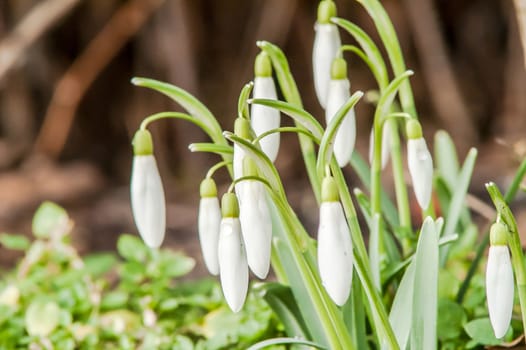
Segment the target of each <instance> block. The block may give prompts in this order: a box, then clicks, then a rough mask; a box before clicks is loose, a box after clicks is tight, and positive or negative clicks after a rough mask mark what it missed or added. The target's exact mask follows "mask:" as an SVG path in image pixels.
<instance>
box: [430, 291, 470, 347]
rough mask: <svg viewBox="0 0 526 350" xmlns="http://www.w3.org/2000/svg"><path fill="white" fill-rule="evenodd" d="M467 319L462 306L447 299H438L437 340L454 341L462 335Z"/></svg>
mask: <svg viewBox="0 0 526 350" xmlns="http://www.w3.org/2000/svg"><path fill="white" fill-rule="evenodd" d="M466 320H467V317H466V313H465V312H464V309H463V308H462V306H460V305H458V304H457V303H455V302H453V301H451V300H449V299H440V301H439V303H438V323H437V328H438V339H440V341H442V342H443V341H445V340H454V339H457V338H459V337H460V335H461V334H462V330H463V326H464V323H466Z"/></svg>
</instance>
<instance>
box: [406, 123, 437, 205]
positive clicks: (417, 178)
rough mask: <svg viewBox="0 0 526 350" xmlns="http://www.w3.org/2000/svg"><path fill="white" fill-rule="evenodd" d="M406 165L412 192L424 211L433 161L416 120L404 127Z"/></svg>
mask: <svg viewBox="0 0 526 350" xmlns="http://www.w3.org/2000/svg"><path fill="white" fill-rule="evenodd" d="M406 130H407V137H408V138H409V140H408V141H407V163H408V166H409V174H410V175H411V180H412V181H413V190H414V191H415V196H416V200H417V202H418V204H419V205H420V208H422V210H426V209H427V208H428V207H429V202H430V200H431V191H432V186H433V159H432V158H431V154H430V153H429V150H428V149H427V145H426V140H424V138H423V137H422V128H421V126H420V123H419V122H418V121H416V120H414V119H413V120H410V121H408V122H407V125H406Z"/></svg>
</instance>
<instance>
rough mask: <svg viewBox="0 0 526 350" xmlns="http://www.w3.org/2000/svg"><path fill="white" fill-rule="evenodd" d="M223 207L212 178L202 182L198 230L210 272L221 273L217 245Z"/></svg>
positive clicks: (204, 257)
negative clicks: (220, 204) (220, 206)
mask: <svg viewBox="0 0 526 350" xmlns="http://www.w3.org/2000/svg"><path fill="white" fill-rule="evenodd" d="M220 223H221V209H220V208H219V200H218V199H217V189H216V186H215V182H214V181H213V180H212V179H209V178H207V179H205V180H203V182H201V200H200V201H199V215H198V230H199V241H200V243H201V251H202V253H203V260H204V262H205V265H206V268H207V269H208V271H209V272H210V274H212V275H214V276H216V275H217V274H219V262H218V259H217V247H218V241H219V225H220Z"/></svg>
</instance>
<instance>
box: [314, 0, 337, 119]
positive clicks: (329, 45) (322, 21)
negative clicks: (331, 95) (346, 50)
mask: <svg viewBox="0 0 526 350" xmlns="http://www.w3.org/2000/svg"><path fill="white" fill-rule="evenodd" d="M334 16H336V5H335V4H334V2H333V1H332V0H323V1H321V2H320V4H319V6H318V20H317V21H316V24H315V26H314V30H315V31H316V33H315V36H314V46H313V49H312V67H313V70H314V75H313V77H314V88H315V89H316V96H317V97H318V101H319V102H320V105H321V106H322V107H323V108H324V109H325V106H326V102H327V93H328V90H329V81H330V80H331V65H332V60H333V59H334V58H336V57H337V55H338V50H339V49H340V46H341V40H340V33H339V32H338V28H337V27H336V25H335V24H332V23H331V22H330V19H331V17H334Z"/></svg>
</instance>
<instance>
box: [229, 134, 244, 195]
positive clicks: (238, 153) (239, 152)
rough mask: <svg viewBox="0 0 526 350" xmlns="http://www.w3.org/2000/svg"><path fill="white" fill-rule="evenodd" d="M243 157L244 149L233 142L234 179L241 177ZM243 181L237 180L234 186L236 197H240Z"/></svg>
mask: <svg viewBox="0 0 526 350" xmlns="http://www.w3.org/2000/svg"><path fill="white" fill-rule="evenodd" d="M244 158H245V151H244V150H243V149H242V148H241V147H240V146H239V145H238V144H237V143H234V155H233V160H232V162H233V164H232V169H233V172H234V180H236V179H239V178H240V177H243V159H244ZM243 185H244V184H243V181H241V182H238V183H237V184H236V186H235V190H236V195H237V197H238V198H240V197H241V194H242V192H243V191H242V188H243Z"/></svg>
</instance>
